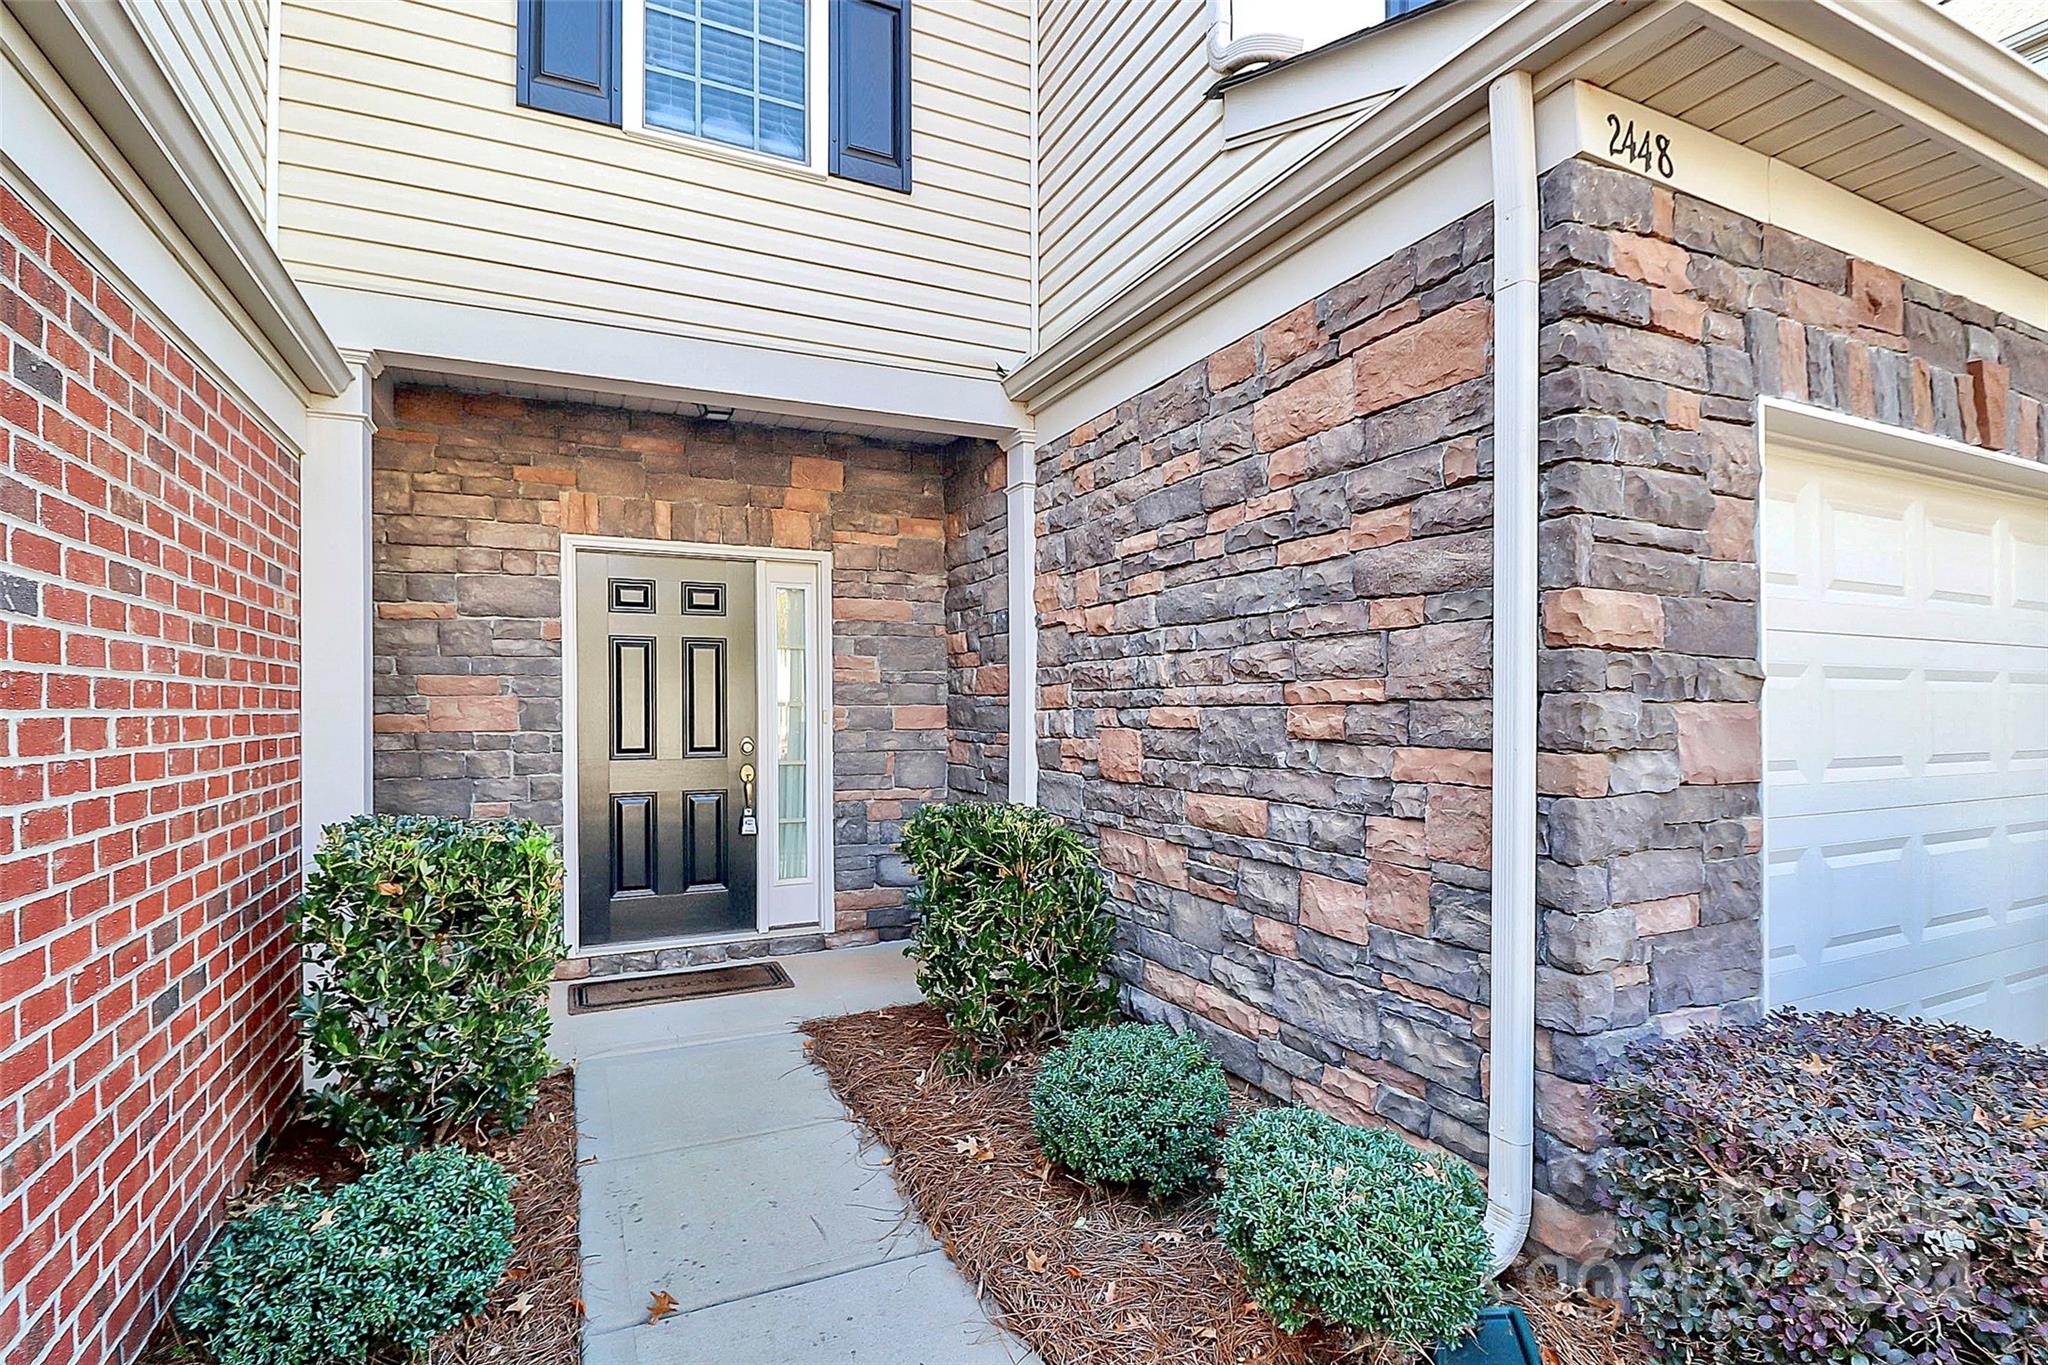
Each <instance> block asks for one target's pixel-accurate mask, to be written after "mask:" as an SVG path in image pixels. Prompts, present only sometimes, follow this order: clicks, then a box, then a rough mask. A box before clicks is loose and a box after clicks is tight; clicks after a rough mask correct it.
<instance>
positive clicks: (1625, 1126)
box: [1600, 1010, 2048, 1365]
mask: <svg viewBox="0 0 2048 1365" xmlns="http://www.w3.org/2000/svg"><path fill="white" fill-rule="evenodd" d="M2044 1095H2048V1051H2043V1050H2042V1049H2040V1048H2029V1047H2024V1046H2022V1045H2020V1044H2019V1043H2015V1042H2010V1041H2007V1040H2005V1039H2001V1038H1994V1037H1992V1036H1991V1035H1990V1034H1988V1033H1979V1032H1977V1031H1975V1030H1973V1029H1967V1028H1963V1027H1960V1026H1958V1025H1953V1024H1937V1023H1923V1022H1920V1021H1918V1020H1906V1019H1895V1018H1892V1017H1891V1016H1889V1015H1882V1014H1872V1013H1868V1012H1862V1011H1859V1012H1857V1013H1855V1014H1822V1013H1816V1014H1806V1013H1801V1012H1798V1011H1793V1010H1783V1011H1780V1012H1778V1013H1776V1014H1773V1015H1771V1016H1770V1017H1769V1018H1767V1019H1764V1020H1762V1021H1761V1022H1758V1023H1754V1024H1742V1025H1731V1026H1728V1027H1724V1028H1716V1029H1700V1030H1695V1031H1693V1032H1691V1033H1688V1034H1685V1035H1683V1036H1681V1037H1677V1038H1671V1039H1664V1040H1657V1041H1652V1042H1647V1043H1643V1044H1639V1045H1638V1046H1636V1047H1635V1048H1633V1049H1631V1050H1630V1051H1629V1052H1628V1053H1626V1054H1624V1056H1623V1059H1622V1063H1621V1065H1620V1066H1619V1067H1618V1068H1617V1069H1616V1071H1615V1074H1614V1075H1613V1076H1612V1077H1611V1078H1610V1079H1609V1081H1608V1083H1607V1084H1606V1085H1605V1086H1604V1087H1603V1088H1602V1089H1601V1091H1600V1107H1601V1110H1602V1112H1603V1113H1604V1115H1605V1117H1606V1119H1607V1122H1608V1124H1609V1126H1610V1127H1611V1129H1612V1130H1613V1135H1614V1145H1613V1147H1612V1148H1611V1149H1610V1150H1609V1153H1608V1174H1609V1175H1610V1176H1611V1178H1612V1184H1613V1189H1612V1196H1611V1197H1612V1201H1613V1204H1614V1211H1615V1215H1616V1222H1617V1224H1618V1226H1619V1228H1620V1231H1621V1247H1620V1249H1621V1251H1622V1252H1623V1253H1624V1254H1629V1255H1635V1254H1638V1253H1641V1254H1643V1255H1642V1259H1641V1260H1640V1261H1639V1262H1638V1263H1637V1265H1636V1267H1635V1270H1634V1273H1633V1275H1632V1278H1631V1281H1630V1285H1629V1301H1630V1306H1631V1309H1632V1311H1633V1315H1634V1317H1635V1319H1636V1321H1637V1324H1638V1326H1639V1327H1640V1328H1641V1330H1642V1332H1643V1334H1644V1336H1646V1337H1647V1338H1648V1339H1649V1341H1650V1343H1651V1344H1652V1345H1654V1346H1655V1347H1657V1348H1658V1350H1659V1351H1660V1353H1661V1355H1662V1358H1663V1359H1666V1360H1670V1361H1672V1362H1676V1363H1677V1365H1710V1363H1711V1365H1718V1363H1719V1362H1722V1361H1737V1360H1739V1361H1742V1362H1744V1365H1764V1363H1765V1362H1795V1361H1819V1360H1828V1361H1836V1360H1839V1361H1871V1362H1892V1361H1912V1362H1915V1365H1923V1363H1924V1365H1957V1362H1963V1361H1968V1362H1990V1361H1999V1362H2007V1361H2010V1362H2019V1361H2029V1362H2038V1361H2048V1231H2044V1228H2048V1127H2043V1126H2041V1124H2040V1123H2039V1121H2038V1120H2039V1116H2040V1114H2041V1112H2042V1109H2043V1107H2044V1106H2043V1101H2042V1097H2043V1096H2044Z"/></svg>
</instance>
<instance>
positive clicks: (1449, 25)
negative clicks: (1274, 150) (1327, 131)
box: [1218, 0, 1515, 146]
mask: <svg viewBox="0 0 2048 1365" xmlns="http://www.w3.org/2000/svg"><path fill="white" fill-rule="evenodd" d="M1514 9H1515V0H1465V3H1463V4H1456V5H1440V6H1438V7H1436V8H1435V9H1431V10H1428V11H1426V12H1424V13H1420V14H1417V15H1415V16H1413V17H1412V18H1408V19H1404V20H1402V21H1401V22H1399V23H1394V24H1388V25H1386V26H1385V28H1384V29H1383V30H1380V29H1368V30H1366V31H1365V32H1363V33H1360V34H1357V35H1355V36H1354V37H1352V38H1350V39H1348V40H1346V41H1343V42H1337V43H1331V44H1329V45H1327V46H1325V47H1321V48H1316V49H1313V50H1311V51H1308V52H1304V53H1302V54H1301V55H1300V56H1299V57H1295V58H1293V59H1292V60H1289V61H1287V62H1283V63H1281V64H1280V65H1278V66H1274V67H1270V68H1267V69H1265V70H1262V71H1253V72H1248V73H1246V74H1245V75H1244V76H1241V77H1239V78H1238V79H1236V80H1234V81H1230V82H1228V83H1226V84H1225V85H1224V86H1223V88H1222V90H1221V91H1220V92H1219V93H1218V98H1220V99H1221V100H1222V101H1223V140H1224V145H1225V146H1234V145H1238V144H1241V143H1243V142H1246V141H1250V140H1254V139H1257V138H1261V137H1271V136H1274V135H1277V134H1279V133H1282V132H1287V131H1291V130H1293V129H1296V128H1303V127H1308V126H1311V125H1313V124H1316V123H1321V122H1325V121H1328V120H1331V119H1335V118H1339V117H1342V116H1345V115H1349V114H1354V113H1356V112H1358V111H1360V110H1362V109H1366V108H1369V107H1372V106H1374V105H1378V104H1382V103H1384V102H1386V101H1387V100H1389V99H1391V98H1393V96H1395V95H1396V94H1398V93H1400V91H1401V89H1402V88H1403V87H1404V86H1406V85H1408V84H1409V83H1410V82H1412V81H1413V80H1414V79H1415V73H1416V72H1418V71H1428V70H1430V69H1431V68H1433V67H1436V66H1439V65H1441V64H1442V63H1443V61H1444V59H1445V58H1446V57H1448V56H1449V55H1450V54H1451V53H1453V52H1456V51H1458V50H1459V49H1460V48H1463V47H1465V46H1467V45H1469V44H1470V43H1471V42H1472V40H1473V39H1475V38H1477V37H1478V36H1479V35H1480V34H1481V33H1482V32H1484V31H1485V30H1487V29H1489V28H1492V27H1494V26H1495V25H1497V24H1499V23H1500V22H1501V21H1502V20H1504V19H1506V18H1507V17H1508V15H1509V14H1511V13H1512V12H1513V11H1514Z"/></svg>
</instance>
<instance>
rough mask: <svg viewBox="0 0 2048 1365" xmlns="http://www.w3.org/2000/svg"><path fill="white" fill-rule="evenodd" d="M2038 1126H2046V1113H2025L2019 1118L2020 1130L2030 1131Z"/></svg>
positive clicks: (2047, 1115) (2047, 1124) (2047, 1125)
mask: <svg viewBox="0 0 2048 1365" xmlns="http://www.w3.org/2000/svg"><path fill="white" fill-rule="evenodd" d="M2039 1128H2048V1114H2026V1115H2023V1116H2022V1117H2021V1118H2020V1131H2021V1132H2023V1133H2031V1132H2033V1131H2035V1130H2036V1129H2039Z"/></svg>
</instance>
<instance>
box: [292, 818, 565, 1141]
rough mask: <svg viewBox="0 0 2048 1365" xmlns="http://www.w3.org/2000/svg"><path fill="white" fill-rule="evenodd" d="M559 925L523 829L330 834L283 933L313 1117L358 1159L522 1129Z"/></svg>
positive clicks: (552, 866)
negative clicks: (300, 992) (300, 956)
mask: <svg viewBox="0 0 2048 1365" xmlns="http://www.w3.org/2000/svg"><path fill="white" fill-rule="evenodd" d="M561 916H562V860H561V856H560V854H558V853H557V852H556V851H555V842H554V839H553V838H552V837H551V836H550V835H549V834H548V832H547V831H546V830H545V829H542V828H541V827H540V826H539V825H536V824H533V823H532V822H530V821H520V820H483V821H472V820H447V819H439V818H434V817H427V816H395V815H365V816H359V817H357V818H356V819H353V820H348V821H344V822H342V823H340V824H337V825H330V826H328V828H327V830H326V833H325V835H324V837H323V838H322V839H321V842H320V847H319V850H318V852H317V853H316V854H315V855H314V867H313V875H312V877H311V879H310V881H309V884H308V887H307V891H306V896H305V898H304V900H303V901H302V902H301V903H300V907H299V913H298V925H297V928H298V937H299V944H300V948H301V950H302V951H303V952H304V954H305V959H306V964H307V966H308V967H309V969H310V980H311V981H312V983H313V984H312V985H311V987H310V988H309V989H308V990H307V992H306V994H305V995H304V996H303V997H302V998H301V1000H300V1002H299V1006H298V1009H297V1012H296V1013H297V1016H298V1018H299V1020H300V1023H301V1027H302V1028H303V1030H304V1032H305V1038H306V1053H307V1057H308V1060H309V1061H310V1062H311V1064H312V1067H313V1072H314V1076H315V1078H316V1081H317V1082H318V1083H319V1085H320V1088H318V1089H316V1090H314V1092H313V1093H312V1094H311V1095H310V1096H309V1097H308V1105H309V1108H310V1110H311V1112H312V1113H313V1114H314V1115H315V1116H316V1117H318V1118H321V1119H323V1120H325V1121H326V1122H328V1123H330V1124H332V1125H333V1126H334V1127H335V1128H336V1129H338V1130H339V1131H340V1132H341V1133H342V1135H343V1136H344V1137H345V1138H347V1139H348V1140H349V1141H350V1142H352V1143H354V1144H356V1145H357V1146H358V1147H362V1148H369V1147H374V1146H380V1145H383V1144H385V1143H391V1142H401V1143H414V1142H419V1141H422V1140H427V1141H438V1140H440V1139H441V1138H444V1137H446V1136H447V1135H448V1134H449V1133H451V1132H453V1131H455V1130H456V1129H458V1128H461V1127H465V1126H469V1125H473V1124H483V1125H492V1126H508V1125H509V1126H516V1125H517V1124H519V1123H520V1122H522V1121H524V1119H525V1117H526V1115H527V1113H528V1112H529V1111H530V1110H531V1109H532V1108H533V1103H534V1100H535V1099H536V1098H537V1096H538V1093H539V1086H540V1081H541V1078H542V1077H543V1076H545V1075H546V1074H547V1071H548V1008H547V988H548V981H549V978H550V977H551V976H552V975H553V973H554V968H555V963H556V962H557V961H558V960H559V959H560V958H561V955H562V942H561V931H560V927H559V926H560V924H561Z"/></svg>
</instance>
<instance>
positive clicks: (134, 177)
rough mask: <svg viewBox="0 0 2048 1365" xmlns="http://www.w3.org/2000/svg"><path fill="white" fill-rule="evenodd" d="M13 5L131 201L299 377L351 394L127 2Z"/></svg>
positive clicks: (337, 361)
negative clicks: (188, 252) (108, 155)
mask: <svg viewBox="0 0 2048 1365" xmlns="http://www.w3.org/2000/svg"><path fill="white" fill-rule="evenodd" d="M6 3H7V9H8V12H9V14H10V15H12V17H13V19H14V20H15V22H16V23H18V24H19V26H20V31H21V32H23V33H26V34H27V36H28V38H29V39H30V40H32V41H33V43H34V45H35V47H36V48H38V49H39V50H40V53H41V55H42V56H43V58H45V59H46V60H47V62H48V64H49V66H50V67H51V68H53V69H54V70H55V72H56V73H57V75H58V76H59V77H61V79H62V82H63V84H64V85H66V86H67V87H69V90H70V91H71V92H72V93H73V94H74V95H75V96H76V98H77V100H78V101H79V102H80V103H81V104H82V105H83V106H84V108H85V109H86V110H88V111H90V115H91V118H92V120H93V122H94V123H95V124H96V125H97V126H98V128H99V129H100V130H102V131H103V133H104V136H105V138H106V139H107V140H108V141H109V142H110V143H111V144H112V146H113V148H114V149H115V150H116V151H117V152H118V153H119V156H120V158H121V160H123V161H125V163H126V166H125V167H123V168H121V169H120V170H119V171H117V170H116V169H115V168H114V167H111V166H110V167H107V168H106V169H107V171H108V174H109V175H110V176H111V177H112V178H113V179H114V180H115V181H116V182H117V183H119V184H120V185H121V186H122V188H123V190H124V192H127V193H129V194H130V195H131V197H133V196H134V195H136V194H138V193H139V194H141V195H145V196H147V197H148V198H149V199H151V200H153V201H154V203H153V204H152V205H149V206H148V207H159V206H160V208H161V211H162V212H163V213H166V214H168V215H169V217H170V220H171V221H172V222H173V223H175V224H176V225H177V227H178V229H179V231H180V232H182V233H183V234H184V236H185V238H186V240H187V241H189V242H190V243H191V244H192V246H193V248H194V249H195V250H196V251H197V252H198V254H199V256H200V257H201V259H203V260H204V261H205V262H206V264H207V265H208V266H209V267H210V268H211V270H212V273H213V274H214V275H215V276H216V277H217V278H218V280H219V282H220V285H221V286H222V287H223V288H224V289H225V290H226V292H227V294H228V295H229V296H231V297H232V298H233V299H234V300H235V302H236V303H237V304H239V305H240V307H241V309H242V311H243V313H244V314H245V315H246V317H247V318H248V319H249V320H250V321H251V322H252V323H253V324H254V325H255V327H256V328H257V329H258V330H259V331H260V332H261V334H262V335H263V337H264V338H265V339H266V340H267V341H268V342H269V344H270V345H271V347H272V348H274V349H275V351H276V353H277V355H278V356H279V357H280V358H281V359H282V360H283V361H284V363H285V364H286V365H287V366H289V367H290V371H291V373H292V374H293V375H294V376H295V377H296V378H297V379H298V381H299V383H301V384H302V385H304V386H305V388H306V389H307V390H309V391H310V392H313V393H316V394H325V395H329V396H338V395H340V394H341V393H342V392H343V391H345V390H346V389H347V387H348V385H349V382H350V373H349V367H348V365H347V364H346V363H345V362H344V361H343V360H342V357H341V353H340V351H338V350H337V349H336V348H335V345H334V343H333V342H332V341H330V340H328V338H327V336H326V334H325V333H324V332H322V331H321V330H320V323H319V320H318V319H317V318H315V317H314V315H313V310H312V308H311V307H310V306H309V305H308V304H307V302H306V300H305V298H304V297H303V296H302V295H301V294H300V292H299V288H298V286H297V285H296V284H295V283H294V282H293V280H292V277H291V274H290V272H288V271H287V270H286V269H285V267H284V263H283V262H282V261H281V260H279V259H278V256H277V252H276V250H275V249H274V248H273V247H272V246H271V244H270V239H269V238H268V236H266V235H265V232H264V228H263V224H262V223H260V222H259V221H257V218H256V215H255V214H253V213H251V212H250V210H249V205H248V203H247V202H246V201H245V200H243V198H242V196H241V194H240V193H239V192H238V191H237V190H236V189H235V186H234V182H233V181H232V180H230V179H229V177H228V173H227V171H226V169H225V168H224V167H222V165H221V164H220V161H219V158H218V157H217V156H216V155H215V154H214V151H213V148H212V146H211V144H209V143H208V142H207V140H206V135H205V133H203V132H202V131H201V130H200V127H199V124H198V123H197V121H195V120H194V119H193V117H192V112H191V110H190V109H188V108H187V107H186V105H185V103H184V101H183V100H182V99H180V98H179V96H178V91H177V87H176V86H175V85H173V84H172V82H171V79H170V77H169V76H168V75H167V74H166V73H165V71H164V69H163V67H162V65H161V64H160V63H159V62H158V61H157V58H156V55H155V53H153V52H152V51H151V50H150V47H149V43H148V40H147V39H145V38H144V37H143V36H142V32H141V30H140V29H138V28H137V27H136V26H135V20H134V17H133V16H132V15H131V14H130V13H129V11H128V8H127V7H126V6H125V5H120V4H106V3H89V2H88V0H6ZM10 45H11V44H10ZM9 140H10V141H11V140H12V138H11V137H10V139H9ZM137 208H138V210H139V211H143V212H147V211H148V210H147V208H146V207H145V206H144V205H142V204H140V203H138V205H137Z"/></svg>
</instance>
